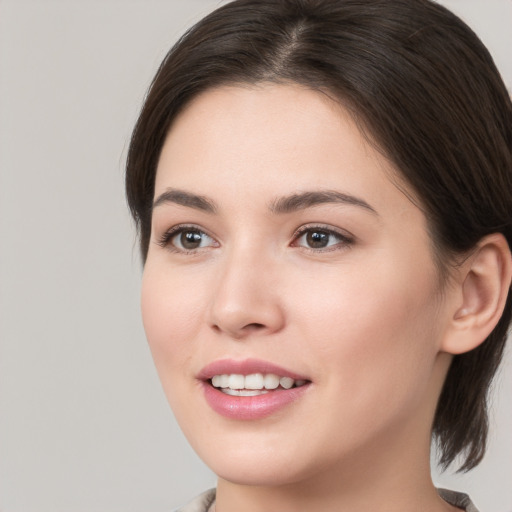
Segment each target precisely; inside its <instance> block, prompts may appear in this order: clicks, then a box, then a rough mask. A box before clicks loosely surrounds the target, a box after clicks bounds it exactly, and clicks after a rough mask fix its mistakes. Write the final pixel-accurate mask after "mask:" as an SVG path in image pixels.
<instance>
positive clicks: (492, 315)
mask: <svg viewBox="0 0 512 512" xmlns="http://www.w3.org/2000/svg"><path fill="white" fill-rule="evenodd" d="M460 270H461V274H460V277H459V286H460V292H459V294H458V304H456V306H455V311H454V314H453V317H452V319H451V321H450V328H449V329H448V331H447V332H446V336H445V337H444V339H443V343H442V350H443V351H444V352H448V353H450V354H461V353H464V352H469V351H470V350H472V349H474V348H476V347H477V346H478V345H480V344H481V343H482V342H483V341H485V339H486V338H487V336H489V334H490V333H491V332H492V330H493V329H494V327H495V326H496V324H497V323H498V321H499V319H500V317H501V315H502V313H503V309H504V307H505V303H506V300H507V295H508V293H509V291H510V284H511V279H512V256H511V253H510V248H509V246H508V244H507V241H506V239H505V237H504V236H503V235H502V234H501V233H496V234H492V235H489V236H486V237H484V238H483V239H482V240H480V242H479V243H478V245H477V247H476V250H475V251H474V252H472V254H471V256H470V257H469V258H468V259H467V260H466V261H465V262H464V264H463V265H462V266H461V269H460Z"/></svg>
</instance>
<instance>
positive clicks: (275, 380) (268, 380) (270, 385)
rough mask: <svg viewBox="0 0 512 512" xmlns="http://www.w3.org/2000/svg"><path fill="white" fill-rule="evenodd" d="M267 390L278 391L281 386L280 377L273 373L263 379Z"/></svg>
mask: <svg viewBox="0 0 512 512" xmlns="http://www.w3.org/2000/svg"><path fill="white" fill-rule="evenodd" d="M263 385H264V386H265V389H276V388H277V387H278V386H279V377H278V376H277V375H274V374H273V373H268V374H267V375H265V377H263Z"/></svg>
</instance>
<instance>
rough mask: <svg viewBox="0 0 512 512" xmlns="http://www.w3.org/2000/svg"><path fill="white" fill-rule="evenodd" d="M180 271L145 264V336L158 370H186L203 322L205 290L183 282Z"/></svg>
mask: <svg viewBox="0 0 512 512" xmlns="http://www.w3.org/2000/svg"><path fill="white" fill-rule="evenodd" d="M184 280H185V277H184V276H183V275H180V273H178V272H169V271H165V269H162V268H159V267H158V266H156V265H153V264H152V263H151V262H148V263H147V264H146V267H145V269H144V275H143V279H142V290H141V308H142V320H143V324H144V330H145V332H146V337H147V340H148V343H149V346H150V349H151V352H152V354H153V358H154V361H155V365H156V367H157V370H158V371H159V373H160V374H161V376H163V372H162V369H163V367H179V368H185V367H186V365H185V362H186V361H187V359H188V357H189V355H190V352H191V350H190V348H191V347H190V345H191V344H192V343H193V340H194V339H195V333H196V332H197V330H198V329H199V327H200V325H201V321H202V316H203V315H202V310H201V308H199V307H198V304H199V303H200V302H201V300H202V299H201V293H202V290H201V289H198V287H197V286H194V285H196V284H197V283H194V284H192V285H191V283H188V286H187V283H186V282H183V281H184Z"/></svg>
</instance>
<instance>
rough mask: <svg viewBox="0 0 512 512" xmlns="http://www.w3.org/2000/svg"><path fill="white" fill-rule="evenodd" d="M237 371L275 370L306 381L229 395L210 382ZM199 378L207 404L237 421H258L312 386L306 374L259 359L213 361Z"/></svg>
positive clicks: (245, 372)
mask: <svg viewBox="0 0 512 512" xmlns="http://www.w3.org/2000/svg"><path fill="white" fill-rule="evenodd" d="M235 373H236V374H241V375H249V374H251V373H263V374H265V373H274V374H276V375H279V376H280V377H290V378H292V379H294V380H306V381H307V382H306V384H304V385H303V386H300V387H298V388H290V389H277V390H275V391H269V392H268V393H265V394H263V395H257V396H232V395H226V394H225V393H223V392H222V391H220V390H219V389H217V388H214V387H213V386H212V385H211V383H210V382H209V380H210V379H211V378H212V377H213V376H214V375H222V374H235ZM197 378H198V379H199V380H201V381H202V388H203V393H204V397H205V399H206V402H207V403H208V405H209V406H210V407H211V408H212V409H213V410H214V411H215V412H216V413H218V414H220V415H221V416H224V417H226V418H229V419H234V420H257V419H262V418H266V417H267V416H271V415H272V414H274V413H276V412H278V411H280V410H282V409H283V408H285V407H288V406H290V405H292V404H293V403H295V402H296V401H297V400H299V399H300V398H301V397H302V396H304V394H305V393H307V391H308V390H309V388H310V386H311V381H310V379H308V378H307V377H305V376H302V375H299V374H297V373H295V372H292V371H290V370H287V369H286V368H282V367H280V366H277V365H275V364H273V363H270V362H268V361H262V360H258V359H245V360H243V361H235V360H232V359H222V360H218V361H214V362H213V363H210V364H209V365H207V366H205V367H204V368H203V369H202V370H201V371H200V373H199V374H198V376H197Z"/></svg>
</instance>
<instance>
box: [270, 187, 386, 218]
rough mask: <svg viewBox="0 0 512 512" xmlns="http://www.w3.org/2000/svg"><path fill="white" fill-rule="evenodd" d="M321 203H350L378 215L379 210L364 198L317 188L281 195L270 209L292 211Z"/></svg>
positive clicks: (281, 211) (280, 212)
mask: <svg viewBox="0 0 512 512" xmlns="http://www.w3.org/2000/svg"><path fill="white" fill-rule="evenodd" d="M321 204H348V205H352V206H358V207H361V208H364V209H365V210H368V211H369V212H371V213H373V214H374V215H378V213H377V211H376V210H375V209H374V208H372V207H371V206H370V205H369V204H368V203H367V202H366V201H364V200H363V199H360V198H358V197H355V196H352V195H350V194H344V193H342V192H338V191H336V190H315V191H311V192H301V193H297V194H292V195H290V196H286V197H281V198H279V199H276V200H275V201H273V202H272V203H271V205H270V210H271V211H272V212H273V213H278V214H282V213H292V212H295V211H297V210H303V209H305V208H311V207H312V206H318V205H321Z"/></svg>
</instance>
